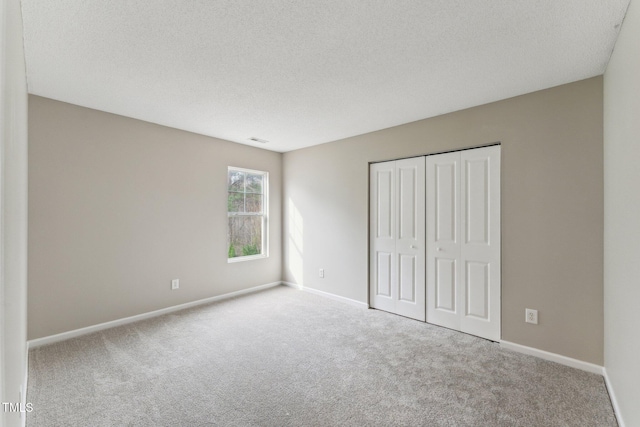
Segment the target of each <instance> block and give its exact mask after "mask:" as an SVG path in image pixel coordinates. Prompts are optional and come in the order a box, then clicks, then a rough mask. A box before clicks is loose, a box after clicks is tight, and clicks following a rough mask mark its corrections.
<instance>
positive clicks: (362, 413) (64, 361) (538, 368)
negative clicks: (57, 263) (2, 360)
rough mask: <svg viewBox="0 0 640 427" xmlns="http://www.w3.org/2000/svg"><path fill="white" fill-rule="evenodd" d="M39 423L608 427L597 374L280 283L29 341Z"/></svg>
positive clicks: (608, 411) (33, 422)
mask: <svg viewBox="0 0 640 427" xmlns="http://www.w3.org/2000/svg"><path fill="white" fill-rule="evenodd" d="M27 401H29V402H31V403H33V407H34V411H33V412H31V413H29V414H27V425H28V426H29V427H35V426H274V427H275V426H509V427H512V426H580V427H589V426H594V427H595V426H598V427H602V426H616V425H617V424H616V421H615V417H614V414H613V410H612V407H611V403H610V400H609V396H608V394H607V391H606V388H605V385H604V382H603V378H602V377H600V376H598V375H594V374H590V373H587V372H583V371H580V370H577V369H572V368H568V367H566V366H562V365H559V364H556V363H552V362H548V361H544V360H541V359H538V358H535V357H531V356H527V355H523V354H519V353H515V352H510V351H507V350H503V349H501V348H500V346H499V345H498V344H496V343H492V342H489V341H486V340H483V339H480V338H476V337H472V336H469V335H466V334H462V333H458V332H454V331H451V330H448V329H444V328H439V327H436V326H432V325H428V324H425V323H421V322H417V321H414V320H410V319H406V318H403V317H400V316H395V315H392V314H389V313H384V312H381V311H377V310H367V309H360V308H357V307H353V306H351V305H348V304H344V303H341V302H336V301H333V300H330V299H327V298H323V297H319V296H316V295H311V294H309V293H305V292H302V291H297V290H294V289H290V288H286V287H277V288H274V289H270V290H266V291H263V292H258V293H255V294H250V295H246V296H243V297H238V298H235V299H231V300H226V301H221V302H218V303H213V304H209V305H204V306H200V307H196V308H192V309H188V310H184V311H180V312H176V313H173V314H167V315H164V316H161V317H157V318H153V319H149V320H145V321H141V322H137V323H133V324H129V325H125V326H121V327H117V328H113V329H109V330H105V331H101V332H97V333H94V334H91V335H86V336H82V337H78V338H75V339H71V340H68V341H65V342H60V343H56V344H51V345H48V346H44V347H39V348H36V349H33V350H32V351H30V354H29V385H28V395H27Z"/></svg>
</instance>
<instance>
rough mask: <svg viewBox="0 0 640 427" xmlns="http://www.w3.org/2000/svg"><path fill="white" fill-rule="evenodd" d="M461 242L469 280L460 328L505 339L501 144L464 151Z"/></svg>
mask: <svg viewBox="0 0 640 427" xmlns="http://www.w3.org/2000/svg"><path fill="white" fill-rule="evenodd" d="M460 160H461V162H462V178H461V180H460V181H461V193H462V194H463V195H464V196H463V197H462V200H461V212H462V215H461V218H460V220H461V222H462V224H465V227H463V230H464V231H463V232H464V236H463V238H462V244H461V248H460V260H461V264H462V265H464V266H465V268H464V270H463V272H462V273H463V274H464V278H463V281H464V283H465V292H464V293H465V294H466V295H465V299H464V304H465V308H464V316H463V317H462V319H461V323H460V330H461V331H463V332H467V333H469V334H473V335H477V336H480V337H483V338H488V339H491V340H494V341H498V340H500V310H501V306H500V286H501V285H500V146H492V147H483V148H478V149H474V150H467V151H462V152H460Z"/></svg>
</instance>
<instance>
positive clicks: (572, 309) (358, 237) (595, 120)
mask: <svg viewBox="0 0 640 427" xmlns="http://www.w3.org/2000/svg"><path fill="white" fill-rule="evenodd" d="M602 126H603V125H602V78H601V77H597V78H592V79H589V80H584V81H580V82H577V83H573V84H568V85H564V86H560V87H556V88H552V89H548V90H544V91H540V92H536V93H532V94H528V95H524V96H520V97H517V98H512V99H508V100H505V101H500V102H496V103H492V104H488V105H483V106H479V107H475V108H471V109H468V110H464V111H459V112H455V113H451V114H446V115H443V116H439V117H435V118H431V119H426V120H422V121H418V122H414V123H410V124H406V125H403V126H398V127H394V128H390V129H385V130H382V131H378V132H373V133H369V134H365V135H360V136H357V137H353V138H348V139H345V140H340V141H337V142H333V143H328V144H324V145H320V146H315V147H310V148H306V149H302V150H298V151H292V152H288V153H285V155H284V163H283V168H284V170H283V174H284V193H283V195H284V200H283V202H284V205H283V211H284V220H283V232H284V235H283V245H284V253H283V255H284V259H283V275H284V279H285V280H286V281H289V282H295V283H297V284H301V285H304V286H306V287H310V288H314V289H317V290H321V291H325V292H330V293H333V294H337V295H340V296H343V297H346V298H351V299H354V300H357V301H361V302H366V301H367V265H368V264H367V263H368V259H367V254H368V250H367V236H368V233H367V224H368V220H367V218H368V203H367V197H368V163H369V162H373V161H381V160H389V159H395V158H401V157H407V156H414V155H420V154H428V153H434V152H439V151H444V150H452V149H458V148H465V147H472V146H477V145H482V144H487V143H491V142H496V141H499V142H501V143H502V241H503V244H502V258H503V264H502V268H503V275H502V319H503V320H502V338H503V339H504V340H506V341H511V342H514V343H518V344H522V345H526V346H531V347H535V348H538V349H542V350H546V351H550V352H553V353H558V354H562V355H565V356H568V357H572V358H576V359H579V360H583V361H587V362H591V363H595V364H599V365H602V364H603V285H602V282H603V230H602V224H603V158H602V138H603V136H602V133H603V128H602ZM319 268H324V269H325V278H324V279H321V278H319V277H318V269H319ZM525 308H533V309H537V310H539V322H540V324H539V325H537V326H536V325H531V324H526V323H525V322H524V312H525Z"/></svg>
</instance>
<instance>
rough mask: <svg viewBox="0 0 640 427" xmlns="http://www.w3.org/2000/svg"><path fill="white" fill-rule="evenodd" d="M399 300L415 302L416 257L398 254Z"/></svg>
mask: <svg viewBox="0 0 640 427" xmlns="http://www.w3.org/2000/svg"><path fill="white" fill-rule="evenodd" d="M400 300H401V301H406V302H410V303H415V302H416V257H415V256H413V255H400Z"/></svg>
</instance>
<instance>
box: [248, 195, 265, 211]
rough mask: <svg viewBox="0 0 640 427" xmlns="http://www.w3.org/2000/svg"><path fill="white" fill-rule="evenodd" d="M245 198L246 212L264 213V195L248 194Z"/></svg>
mask: <svg viewBox="0 0 640 427" xmlns="http://www.w3.org/2000/svg"><path fill="white" fill-rule="evenodd" d="M245 197H246V198H245V200H246V205H245V208H246V209H247V210H246V212H257V213H260V212H262V194H247V195H246V196H245Z"/></svg>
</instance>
